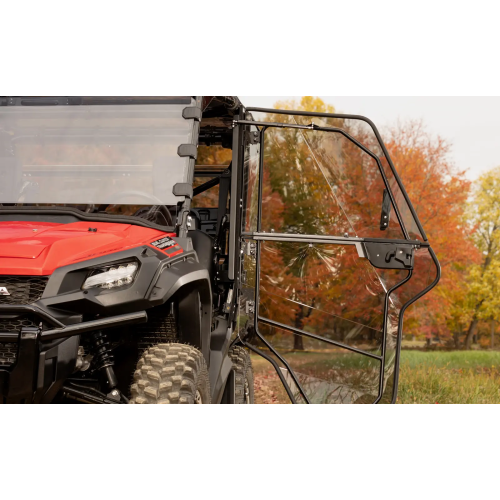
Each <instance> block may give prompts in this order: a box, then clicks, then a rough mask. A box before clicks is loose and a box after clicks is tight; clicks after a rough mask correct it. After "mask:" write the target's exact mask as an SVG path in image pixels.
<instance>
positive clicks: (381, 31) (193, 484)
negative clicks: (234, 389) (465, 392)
mask: <svg viewBox="0 0 500 500" xmlns="http://www.w3.org/2000/svg"><path fill="white" fill-rule="evenodd" d="M1 5H2V8H1V9H0V21H1V29H0V42H1V47H2V62H1V63H0V64H1V65H0V68H1V69H0V87H1V88H2V91H3V92H2V93H3V94H6V95H38V94H43V95H45V94H47V95H185V94H190V95H197V94H207V95H212V94H237V95H243V94H251V95H255V94H257V96H258V95H262V96H270V95H276V94H279V95H284V96H287V95H288V96H300V95H305V94H306V95H324V94H327V95H332V94H333V95H337V96H386V97H392V96H455V97H456V96H490V95H491V96H494V95H498V94H499V90H498V84H499V77H498V76H499V75H498V59H499V57H498V53H497V52H498V14H497V12H496V11H495V10H494V9H493V3H492V2H491V3H490V2H483V1H477V0H476V1H475V2H459V1H455V2H444V1H443V2H437V1H432V2H430V1H422V0H421V1H419V2H411V3H403V2H400V1H398V2H396V1H392V2H387V1H379V2H374V1H371V2H366V1H357V2H351V3H347V2H342V3H339V2H332V1H329V2H315V1H308V2H297V1H289V2H271V1H267V2H258V1H257V2H255V1H254V2H203V3H202V2H176V3H175V4H174V3H172V2H148V1H142V2H127V1H122V2H95V1H87V2H64V3H63V2H47V1H46V2H36V3H35V2H22V1H19V2H17V3H15V4H14V3H2V4H1ZM349 102H350V103H351V104H352V106H351V105H350V104H349ZM349 102H348V101H346V100H340V99H339V100H338V101H336V102H333V101H332V103H333V104H335V105H337V106H338V107H339V108H341V109H342V110H343V111H346V112H347V111H349V112H356V110H357V109H358V108H357V107H359V110H360V112H362V111H363V110H364V109H366V114H369V115H372V117H373V118H374V119H375V120H377V119H378V116H379V115H380V117H381V118H382V121H383V122H384V121H385V118H384V116H385V115H384V113H385V112H386V111H387V110H386V109H382V108H384V106H385V104H381V106H380V108H379V106H378V104H377V101H376V100H371V101H370V102H369V103H368V101H366V100H362V99H360V100H356V101H349ZM378 102H379V103H387V102H388V101H384V100H381V101H378ZM437 102H439V103H441V104H438V106H444V107H448V108H450V107H452V106H449V105H448V104H443V103H445V102H452V101H444V100H443V101H441V100H439V101H437ZM453 102H457V101H453ZM458 102H459V104H458V106H462V105H461V104H460V101H458ZM462 102H465V101H462ZM491 102H493V101H491ZM494 102H495V103H497V102H498V101H494ZM426 106H427V105H426ZM426 106H422V109H421V114H424V115H427V116H429V115H428V111H427V108H426ZM489 106H490V105H489V104H487V105H486V108H488V107H489ZM473 107H474V106H473ZM462 111H463V113H457V112H453V114H452V115H448V117H445V118H443V120H452V121H453V122H455V123H454V124H451V126H452V128H453V127H455V130H457V131H459V130H461V128H462V127H463V126H465V125H464V122H469V123H467V126H473V128H474V129H476V128H477V129H480V128H482V129H483V131H484V132H485V133H486V134H487V137H488V139H487V142H488V145H487V149H488V150H491V149H492V146H491V142H495V143H496V144H495V147H496V145H497V144H498V140H497V137H498V136H497V132H494V133H493V135H488V134H489V132H490V130H491V129H490V127H494V128H495V130H498V121H497V118H496V116H497V115H498V104H494V105H491V110H490V111H491V113H489V114H488V113H487V115H488V116H487V117H486V114H482V115H481V118H480V119H477V118H475V116H476V115H474V114H473V113H472V114H471V109H470V106H469V105H468V104H463V109H462ZM472 111H474V110H472ZM486 111H488V109H486ZM410 114H411V115H413V113H410ZM394 116H395V115H394ZM451 116H452V117H453V118H451ZM391 120H392V118H391V119H389V118H388V119H387V121H388V122H390V121H391ZM498 120H500V118H498ZM430 126H432V127H433V129H434V127H435V130H436V131H437V132H439V131H440V130H441V125H440V123H439V122H436V123H434V122H432V124H431V125H430ZM438 129H439V130H438ZM450 130H451V129H450ZM456 133H457V134H458V135H453V133H451V136H450V139H453V140H455V142H458V140H457V139H460V141H462V140H463V139H464V136H463V135H460V134H459V132H456ZM485 140H486V139H485ZM493 149H495V148H493ZM478 150H481V146H480V144H479V143H476V144H475V145H472V146H471V149H470V151H471V152H470V154H469V156H467V158H469V159H467V160H466V162H467V165H472V163H473V162H472V160H471V159H470V158H473V157H474V156H475V155H477V151H478ZM460 161H461V160H460ZM495 162H496V163H495ZM497 163H498V161H497V160H495V157H493V156H487V157H486V156H485V159H484V160H481V162H478V165H479V167H480V168H481V169H483V168H486V167H489V166H493V165H494V164H497ZM0 244H1V242H0ZM499 416H500V415H499V413H498V410H497V408H496V407H493V406H491V407H490V406H483V407H474V406H468V407H465V406H450V407H444V406H439V405H435V406H428V407H427V406H407V407H403V406H400V407H388V406H387V407H361V406H353V407H337V406H334V407H333V406H332V407H330V406H329V407H326V406H325V407H320V406H314V407H291V406H282V407H277V406H276V407H272V406H254V407H241V408H239V407H230V408H229V407H228V408H225V407H222V406H221V407H215V406H214V407H205V408H203V407H202V408H195V407H175V408H163V407H147V408H139V407H137V408H135V407H134V408H128V409H125V408H124V407H122V408H120V407H102V408H92V407H81V406H67V407H55V406H54V407H47V408H45V407H37V408H30V407H7V406H3V407H2V408H1V409H0V451H1V453H0V495H1V498H2V499H4V498H5V499H10V498H29V497H37V498H46V497H47V498H51V499H56V498H72V499H88V498H99V499H101V498H103V499H108V498H109V499H119V500H121V499H124V498H127V499H128V498H133V499H141V500H146V499H148V498H155V499H156V498H158V499H159V498H162V499H163V498H166V499H167V498H175V499H185V498H186V499H187V498H189V499H190V498H196V499H198V498H199V499H201V498H210V499H211V498H214V499H220V498H224V499H225V498H231V499H240V498H242V499H246V498H251V499H260V498H279V499H288V498H300V499H305V498H339V499H340V498H342V499H344V498H347V499H351V498H363V499H366V498H370V499H371V498H386V499H387V498H391V499H392V498H395V499H396V498H397V499H398V500H401V499H404V500H406V499H413V498H415V499H417V498H418V499H422V498H426V499H427V498H436V499H443V498H453V499H456V498H469V499H470V498H494V497H498V495H499V486H498V481H497V471H498V460H497V455H498V448H499V444H500V443H499V438H498V430H497V429H498V422H499Z"/></svg>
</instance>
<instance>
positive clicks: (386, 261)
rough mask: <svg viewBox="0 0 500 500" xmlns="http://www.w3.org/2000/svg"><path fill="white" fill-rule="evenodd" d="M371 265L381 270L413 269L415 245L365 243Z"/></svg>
mask: <svg viewBox="0 0 500 500" xmlns="http://www.w3.org/2000/svg"><path fill="white" fill-rule="evenodd" d="M363 245H364V246H365V250H366V251H365V253H366V256H367V257H368V260H369V261H370V264H371V265H372V266H374V267H377V268H379V269H413V262H414V254H415V245H405V244H404V243H403V244H401V243H400V244H396V243H378V242H373V241H365V242H364V243H363Z"/></svg>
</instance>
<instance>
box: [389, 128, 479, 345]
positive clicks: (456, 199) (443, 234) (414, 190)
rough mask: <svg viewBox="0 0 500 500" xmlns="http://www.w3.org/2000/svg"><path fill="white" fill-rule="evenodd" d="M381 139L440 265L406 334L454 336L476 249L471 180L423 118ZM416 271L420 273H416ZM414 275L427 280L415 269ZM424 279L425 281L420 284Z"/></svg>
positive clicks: (411, 314) (409, 319)
mask: <svg viewBox="0 0 500 500" xmlns="http://www.w3.org/2000/svg"><path fill="white" fill-rule="evenodd" d="M384 135H385V138H384V139H385V144H386V146H387V149H388V151H389V154H390V156H391V159H392V161H393V163H394V165H395V167H396V170H397V171H398V173H399V175H400V177H401V179H402V181H403V184H404V186H405V188H406V191H407V193H408V195H409V198H410V200H411V201H412V203H413V206H414V207H415V210H416V212H417V214H418V217H419V219H420V221H421V223H422V226H423V227H424V229H425V231H426V233H427V237H428V238H429V241H430V243H431V245H432V248H433V249H434V251H435V252H436V254H437V257H438V259H439V262H440V264H441V268H442V277H441V281H440V283H439V285H438V287H437V288H436V289H435V290H434V291H433V292H432V293H430V294H428V295H426V296H425V297H423V298H422V299H421V300H419V301H418V302H417V303H416V304H414V305H412V306H411V307H410V308H409V309H408V311H407V313H406V316H405V331H406V332H407V333H410V334H416V335H419V334H420V335H421V334H427V335H430V334H431V333H432V332H440V334H441V335H442V336H444V337H451V334H452V333H453V334H454V336H455V340H456V345H458V337H459V334H460V333H461V329H462V328H464V324H465V323H466V322H467V319H466V314H467V313H466V309H467V308H465V310H464V307H463V305H464V304H462V306H459V305H458V304H459V303H460V301H462V302H463V298H464V297H465V294H466V287H467V276H468V272H469V269H470V267H471V266H472V265H473V264H474V263H476V262H478V260H479V253H478V250H477V248H476V247H475V245H474V241H473V239H472V238H471V233H472V230H471V228H470V227H469V226H468V225H467V223H466V207H467V198H468V195H469V191H470V182H469V181H468V180H467V179H466V178H465V172H463V171H459V170H457V169H456V168H455V167H454V165H453V163H452V162H451V161H450V159H449V152H450V145H449V144H448V143H447V142H446V141H445V140H443V139H442V138H441V137H439V136H433V135H431V134H429V133H428V132H427V131H426V130H425V127H424V126H423V124H422V123H421V122H415V121H410V122H407V123H404V124H398V125H397V126H396V127H394V128H392V129H390V130H388V131H387V132H386V134H384ZM419 274H420V275H419ZM415 275H416V276H415V277H414V278H413V279H417V280H419V279H420V280H423V279H427V280H428V283H430V281H432V279H434V276H435V274H434V275H432V276H431V277H430V279H428V278H427V277H426V276H424V273H417V272H416V273H415ZM423 284H424V283H423Z"/></svg>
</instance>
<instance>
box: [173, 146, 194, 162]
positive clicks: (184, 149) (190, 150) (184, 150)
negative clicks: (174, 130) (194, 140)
mask: <svg viewBox="0 0 500 500" xmlns="http://www.w3.org/2000/svg"><path fill="white" fill-rule="evenodd" d="M177 154H178V155H179V156H180V157H181V158H186V157H188V158H193V159H194V160H196V158H198V148H197V147H196V146H195V145H194V144H181V145H180V146H179V149H178V150H177Z"/></svg>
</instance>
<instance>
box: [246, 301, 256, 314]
mask: <svg viewBox="0 0 500 500" xmlns="http://www.w3.org/2000/svg"><path fill="white" fill-rule="evenodd" d="M245 311H246V313H247V314H254V313H255V302H254V301H253V300H249V301H247V303H246V305H245Z"/></svg>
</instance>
